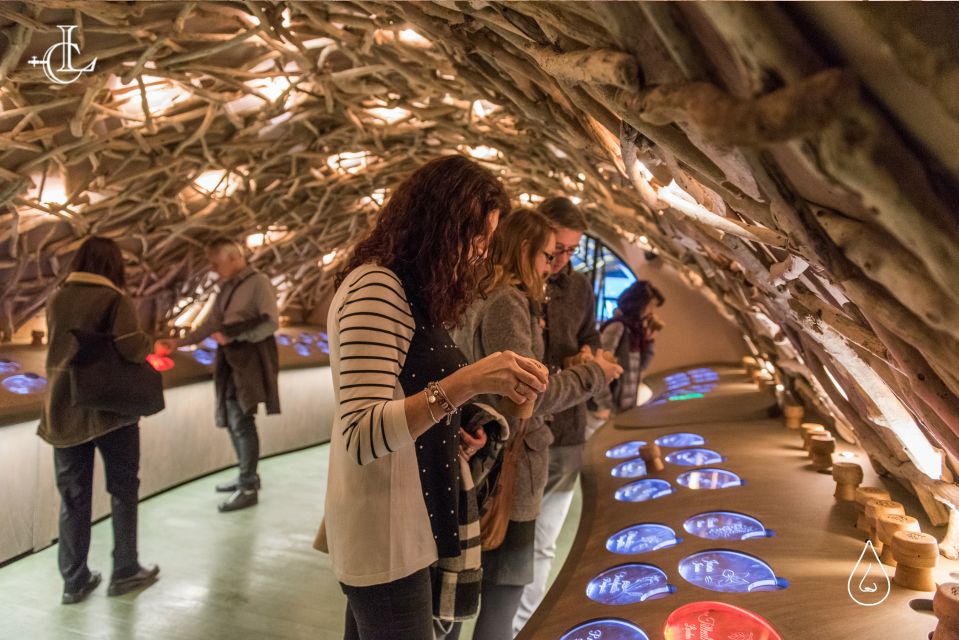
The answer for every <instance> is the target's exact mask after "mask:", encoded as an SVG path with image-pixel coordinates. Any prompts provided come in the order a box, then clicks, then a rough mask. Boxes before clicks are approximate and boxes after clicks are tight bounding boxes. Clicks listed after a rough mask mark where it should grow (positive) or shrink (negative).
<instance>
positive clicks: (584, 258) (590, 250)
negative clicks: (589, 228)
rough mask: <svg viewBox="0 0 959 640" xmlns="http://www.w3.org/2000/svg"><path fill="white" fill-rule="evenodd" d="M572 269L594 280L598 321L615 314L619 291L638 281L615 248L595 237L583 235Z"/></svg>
mask: <svg viewBox="0 0 959 640" xmlns="http://www.w3.org/2000/svg"><path fill="white" fill-rule="evenodd" d="M570 262H571V263H572V265H573V268H574V269H575V270H576V271H579V272H580V273H582V274H585V275H586V277H587V278H589V279H590V282H592V283H593V293H594V294H595V296H596V320H597V321H598V322H604V321H606V320H609V319H610V318H612V317H613V312H614V311H616V307H617V305H618V304H619V296H620V294H621V293H622V292H623V291H624V290H625V289H626V287H628V286H629V285H631V284H633V283H634V282H636V280H637V278H636V274H635V273H633V270H632V269H630V268H629V266H628V265H627V264H626V262H625V261H624V260H623V259H622V258H620V257H619V256H618V255H616V254H615V253H614V252H613V250H612V249H610V248H609V247H608V246H606V245H605V244H603V242H602V241H600V240H599V239H597V238H594V237H593V236H590V235H586V234H583V239H582V240H580V242H579V251H577V253H576V255H574V256H573V257H572V260H571V261H570Z"/></svg>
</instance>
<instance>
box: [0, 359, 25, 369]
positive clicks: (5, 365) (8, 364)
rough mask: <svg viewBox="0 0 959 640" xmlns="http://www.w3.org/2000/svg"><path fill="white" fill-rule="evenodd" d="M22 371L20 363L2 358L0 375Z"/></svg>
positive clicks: (0, 360)
mask: <svg viewBox="0 0 959 640" xmlns="http://www.w3.org/2000/svg"><path fill="white" fill-rule="evenodd" d="M19 370H20V363H19V362H16V361H14V360H8V359H6V358H0V373H16V372H17V371H19Z"/></svg>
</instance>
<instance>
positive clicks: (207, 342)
mask: <svg viewBox="0 0 959 640" xmlns="http://www.w3.org/2000/svg"><path fill="white" fill-rule="evenodd" d="M200 344H201V345H203V346H204V347H206V348H207V349H213V350H214V351H215V350H216V348H217V347H218V346H220V345H218V344H217V342H216V340H214V339H213V338H204V339H203V342H201V343H200Z"/></svg>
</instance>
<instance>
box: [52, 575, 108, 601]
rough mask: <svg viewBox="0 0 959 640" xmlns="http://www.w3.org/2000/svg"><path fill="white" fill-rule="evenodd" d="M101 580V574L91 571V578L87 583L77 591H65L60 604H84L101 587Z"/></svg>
mask: <svg viewBox="0 0 959 640" xmlns="http://www.w3.org/2000/svg"><path fill="white" fill-rule="evenodd" d="M100 580H101V576H100V572H99V571H91V572H90V577H89V578H88V579H87V583H86V584H85V585H83V586H82V587H80V588H79V589H78V590H76V591H66V590H64V592H63V597H62V598H60V602H62V603H63V604H76V603H78V602H83V601H84V600H86V598H87V596H88V595H90V593H91V592H92V591H93V590H94V589H96V588H97V587H99V586H100Z"/></svg>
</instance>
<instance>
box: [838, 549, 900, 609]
mask: <svg viewBox="0 0 959 640" xmlns="http://www.w3.org/2000/svg"><path fill="white" fill-rule="evenodd" d="M846 590H847V591H848V592H849V597H850V598H852V600H853V602H855V603H856V604H859V605H862V606H864V607H875V606H876V605H878V604H882V602H883V601H884V600H885V599H886V598H888V597H889V592H890V591H891V590H892V586H891V585H890V584H889V576H888V575H887V574H886V569H885V568H884V567H883V566H882V562H880V561H879V554H877V553H876V548H875V547H874V546H872V541H871V540H866V546H864V547H863V548H862V553H861V554H859V561H858V562H856V566H855V567H853V569H852V573H851V574H849V581H848V582H847V583H846Z"/></svg>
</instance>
